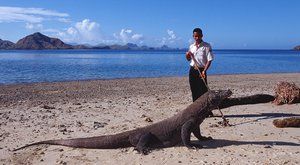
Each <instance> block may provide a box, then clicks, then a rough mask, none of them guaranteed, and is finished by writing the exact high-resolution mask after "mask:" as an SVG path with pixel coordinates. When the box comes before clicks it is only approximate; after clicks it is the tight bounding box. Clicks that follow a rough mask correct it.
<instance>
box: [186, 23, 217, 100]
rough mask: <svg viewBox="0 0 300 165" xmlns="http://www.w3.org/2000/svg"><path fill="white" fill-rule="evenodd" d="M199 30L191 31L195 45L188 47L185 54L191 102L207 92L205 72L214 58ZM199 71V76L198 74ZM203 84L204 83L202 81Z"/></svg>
mask: <svg viewBox="0 0 300 165" xmlns="http://www.w3.org/2000/svg"><path fill="white" fill-rule="evenodd" d="M202 37H203V34H202V30H201V29H200V28H195V29H194V30H193V38H194V40H195V43H193V44H191V45H190V48H189V51H188V52H186V59H187V60H188V61H190V66H191V67H190V72H189V83H190V88H191V91H192V96H193V102H194V101H195V100H197V99H198V98H199V97H200V96H201V95H203V94H204V93H205V92H207V91H208V88H207V78H206V77H207V76H206V71H207V70H208V69H209V66H210V64H211V62H212V60H213V58H214V55H213V53H212V49H211V46H210V45H209V44H208V43H206V42H204V41H203V40H202ZM199 71H200V74H199ZM203 80H204V81H205V82H204V81H203Z"/></svg>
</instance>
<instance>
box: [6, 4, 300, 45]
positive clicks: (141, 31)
mask: <svg viewBox="0 0 300 165" xmlns="http://www.w3.org/2000/svg"><path fill="white" fill-rule="evenodd" d="M299 16H300V1H298V0H288V1H282V0H264V1H263V0H226V1H225V0H190V1H184V0H181V1H179V0H164V1H162V0H151V1H150V0H148V1H146V0H122V1H121V0H114V1H113V0H98V1H96V0H76V1H72V0H26V1H25V0H22V1H21V0H19V1H17V0H9V1H4V0H0V38H1V39H4V40H11V41H13V42H16V41H17V40H18V39H20V38H22V37H24V36H26V35H28V34H31V33H33V32H37V31H40V32H42V33H44V34H46V35H49V36H52V37H58V38H60V39H62V40H63V41H65V42H68V43H87V44H91V45H97V44H115V43H117V44H124V43H127V42H132V43H136V44H138V45H148V46H161V45H163V44H166V45H168V46H171V47H180V48H185V47H188V45H189V43H191V42H192V30H193V28H194V27H200V28H202V30H203V32H204V40H205V41H207V42H209V43H211V45H212V46H213V48H215V49H291V48H293V47H294V46H296V45H300V21H299Z"/></svg>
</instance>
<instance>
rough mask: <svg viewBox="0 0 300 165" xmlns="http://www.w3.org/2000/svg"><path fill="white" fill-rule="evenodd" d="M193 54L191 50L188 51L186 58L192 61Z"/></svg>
mask: <svg viewBox="0 0 300 165" xmlns="http://www.w3.org/2000/svg"><path fill="white" fill-rule="evenodd" d="M191 54H192V53H191V52H190V51H188V52H186V53H185V58H186V59H187V60H188V61H190V60H191V58H192V57H191Z"/></svg>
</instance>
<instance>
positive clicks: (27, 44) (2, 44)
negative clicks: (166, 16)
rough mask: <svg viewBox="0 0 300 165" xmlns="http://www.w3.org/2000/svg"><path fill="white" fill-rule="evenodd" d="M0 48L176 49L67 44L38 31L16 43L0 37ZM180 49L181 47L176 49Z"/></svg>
mask: <svg viewBox="0 0 300 165" xmlns="http://www.w3.org/2000/svg"><path fill="white" fill-rule="evenodd" d="M0 49H10V50H15V49H24V50H44V49H107V50H175V49H174V48H170V47H168V46H167V45H163V46H161V47H148V46H146V45H143V46H138V45H137V44H134V43H127V44H125V45H118V44H114V45H104V44H99V45H96V46H91V45H87V44H81V45H80V44H74V45H73V44H66V43H64V42H63V41H61V40H60V39H58V38H51V37H48V36H46V35H44V34H42V33H39V32H36V33H33V34H31V35H28V36H26V37H24V38H22V39H20V40H19V41H18V42H17V43H16V44H14V43H13V42H10V41H4V40H1V39H0ZM176 50H179V49H176Z"/></svg>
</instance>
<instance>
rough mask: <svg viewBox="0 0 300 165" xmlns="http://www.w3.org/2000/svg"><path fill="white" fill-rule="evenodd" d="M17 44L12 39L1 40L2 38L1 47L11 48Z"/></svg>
mask: <svg viewBox="0 0 300 165" xmlns="http://www.w3.org/2000/svg"><path fill="white" fill-rule="evenodd" d="M14 45H15V44H14V43H13V42H11V41H6V40H1V39H0V49H11V48H13V46H14Z"/></svg>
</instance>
